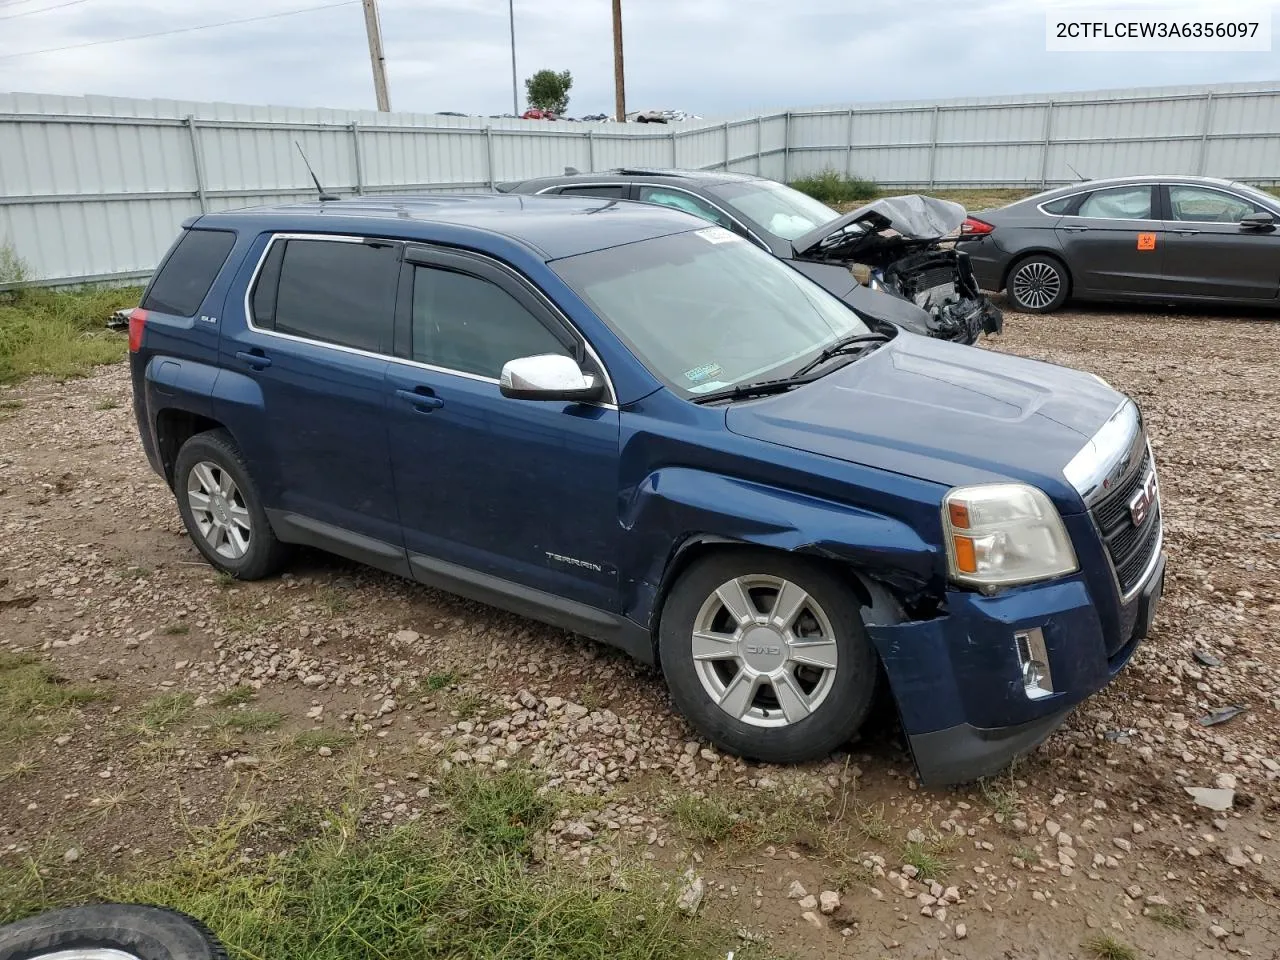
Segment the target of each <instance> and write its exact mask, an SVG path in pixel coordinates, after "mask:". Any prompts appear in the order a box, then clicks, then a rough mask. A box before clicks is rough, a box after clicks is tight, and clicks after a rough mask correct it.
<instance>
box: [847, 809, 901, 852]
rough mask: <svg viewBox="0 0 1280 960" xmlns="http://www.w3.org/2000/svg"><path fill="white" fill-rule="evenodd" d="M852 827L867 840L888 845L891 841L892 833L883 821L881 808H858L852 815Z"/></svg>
mask: <svg viewBox="0 0 1280 960" xmlns="http://www.w3.org/2000/svg"><path fill="white" fill-rule="evenodd" d="M853 825H854V826H855V827H856V828H857V829H858V832H859V833H861V834H862V835H863V836H865V837H866V838H867V839H868V840H874V841H875V842H876V843H886V844H887V843H889V841H890V840H892V839H893V831H892V830H891V829H890V828H889V824H888V823H887V822H886V821H885V819H884V807H883V806H879V805H877V806H869V805H867V806H859V807H857V808H855V810H854V813H853Z"/></svg>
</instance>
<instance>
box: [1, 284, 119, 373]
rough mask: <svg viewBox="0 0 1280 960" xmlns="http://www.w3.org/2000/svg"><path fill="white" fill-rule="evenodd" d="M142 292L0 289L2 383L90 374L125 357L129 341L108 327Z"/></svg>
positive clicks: (115, 289) (37, 288) (99, 289)
mask: <svg viewBox="0 0 1280 960" xmlns="http://www.w3.org/2000/svg"><path fill="white" fill-rule="evenodd" d="M141 294H142V290H141V288H139V287H123V288H114V289H110V288H108V289H104V288H85V289H80V290H50V289H44V288H40V287H24V288H21V289H18V290H13V291H9V292H4V293H0V383H3V382H9V381H14V380H20V379H22V378H23V377H27V376H31V375H33V374H45V375H48V376H51V377H56V378H58V379H67V378H69V377H78V376H84V375H86V374H88V373H89V372H90V371H91V370H92V369H93V368H94V367H96V366H98V365H100V364H104V363H116V362H118V361H119V360H121V359H123V358H124V355H125V352H126V349H127V347H128V343H127V340H126V338H125V337H124V335H123V334H121V333H116V332H113V331H110V330H108V329H106V322H107V319H108V318H109V317H110V316H111V314H112V313H113V312H114V311H116V310H118V309H120V308H121V307H126V306H129V305H130V304H136V303H137V302H138V298H139V296H141Z"/></svg>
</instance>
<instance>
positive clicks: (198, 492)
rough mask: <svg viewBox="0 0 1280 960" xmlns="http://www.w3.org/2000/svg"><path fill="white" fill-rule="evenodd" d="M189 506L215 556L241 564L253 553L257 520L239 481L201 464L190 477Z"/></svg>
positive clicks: (213, 465)
mask: <svg viewBox="0 0 1280 960" xmlns="http://www.w3.org/2000/svg"><path fill="white" fill-rule="evenodd" d="M187 503H188V504H189V505H190V507H191V516H192V517H193V518H194V519H195V522H196V530H197V532H199V534H200V536H201V537H203V538H204V541H205V543H207V544H208V545H209V547H210V549H212V550H213V551H214V552H215V553H217V554H218V556H220V557H225V558H226V559H228V560H239V559H241V558H242V557H244V555H245V554H246V553H248V552H249V542H250V540H251V538H252V537H253V520H252V518H251V517H250V515H249V508H248V506H247V505H246V504H245V502H244V495H243V494H241V492H240V488H239V487H237V486H236V482H235V480H233V479H232V478H231V474H229V473H228V472H227V471H226V470H224V469H223V468H222V467H220V466H218V464H216V463H213V462H211V461H208V460H201V461H200V462H199V463H197V464H196V465H195V466H194V467H192V468H191V472H190V473H189V474H188V475H187Z"/></svg>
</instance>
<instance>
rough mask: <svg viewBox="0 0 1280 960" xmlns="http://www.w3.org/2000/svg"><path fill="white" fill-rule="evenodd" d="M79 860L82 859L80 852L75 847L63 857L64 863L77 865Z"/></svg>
mask: <svg viewBox="0 0 1280 960" xmlns="http://www.w3.org/2000/svg"><path fill="white" fill-rule="evenodd" d="M79 859H80V851H79V850H77V849H76V848H75V847H71V848H70V849H68V850H67V852H66V853H64V854H63V855H62V860H63V862H64V863H75V862H76V861H77V860H79Z"/></svg>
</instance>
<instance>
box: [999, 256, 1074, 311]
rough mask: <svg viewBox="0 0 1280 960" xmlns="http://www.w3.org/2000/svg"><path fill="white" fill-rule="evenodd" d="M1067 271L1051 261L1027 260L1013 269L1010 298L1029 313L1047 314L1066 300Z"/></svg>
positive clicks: (1010, 280)
mask: <svg viewBox="0 0 1280 960" xmlns="http://www.w3.org/2000/svg"><path fill="white" fill-rule="evenodd" d="M1067 287H1068V281H1067V275H1066V271H1065V269H1064V268H1063V267H1062V265H1061V264H1060V263H1058V262H1057V261H1056V260H1053V259H1052V258H1050V257H1041V256H1035V257H1028V258H1027V259H1025V260H1023V261H1021V262H1020V263H1018V264H1017V265H1015V266H1014V268H1013V271H1012V273H1010V275H1009V283H1008V288H1009V297H1010V298H1011V299H1012V300H1013V303H1014V305H1015V306H1016V307H1017V308H1018V309H1019V310H1023V311H1025V312H1027V313H1048V312H1049V311H1050V310H1056V309H1058V307H1060V306H1062V304H1063V303H1064V302H1065V301H1066V299H1067Z"/></svg>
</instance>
